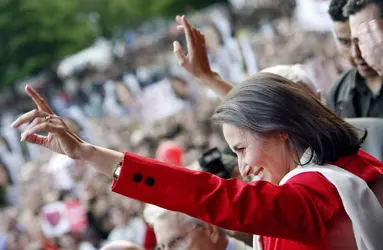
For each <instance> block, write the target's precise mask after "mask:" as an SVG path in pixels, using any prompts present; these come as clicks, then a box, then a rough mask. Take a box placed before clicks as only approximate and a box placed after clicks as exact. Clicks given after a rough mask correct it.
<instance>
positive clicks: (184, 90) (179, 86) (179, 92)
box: [169, 77, 191, 100]
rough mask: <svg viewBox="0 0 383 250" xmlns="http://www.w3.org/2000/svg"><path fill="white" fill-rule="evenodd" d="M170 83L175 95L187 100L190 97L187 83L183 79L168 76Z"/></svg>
mask: <svg viewBox="0 0 383 250" xmlns="http://www.w3.org/2000/svg"><path fill="white" fill-rule="evenodd" d="M169 80H170V84H171V86H172V88H173V91H174V93H175V94H176V96H177V97H178V98H180V99H182V100H189V99H190V98H191V94H190V90H189V87H188V84H187V82H186V81H185V80H183V79H181V78H179V77H169Z"/></svg>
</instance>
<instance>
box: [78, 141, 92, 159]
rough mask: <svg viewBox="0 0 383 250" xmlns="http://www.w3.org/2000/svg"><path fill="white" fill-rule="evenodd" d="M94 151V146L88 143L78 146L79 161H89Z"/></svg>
mask: <svg viewBox="0 0 383 250" xmlns="http://www.w3.org/2000/svg"><path fill="white" fill-rule="evenodd" d="M95 151H96V146H94V145H92V144H89V143H83V144H81V146H80V149H79V158H80V160H81V161H90V159H91V158H92V155H94V152H95Z"/></svg>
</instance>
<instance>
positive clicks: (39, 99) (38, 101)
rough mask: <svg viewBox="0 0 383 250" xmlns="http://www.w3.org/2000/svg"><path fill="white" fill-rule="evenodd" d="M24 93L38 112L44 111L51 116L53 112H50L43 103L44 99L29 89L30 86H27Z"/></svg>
mask: <svg viewBox="0 0 383 250" xmlns="http://www.w3.org/2000/svg"><path fill="white" fill-rule="evenodd" d="M25 91H26V92H27V93H28V95H29V96H30V97H31V98H32V100H33V102H34V103H35V104H36V106H37V107H38V108H39V109H40V110H42V111H45V112H47V113H49V114H51V115H53V112H52V110H51V108H50V107H49V106H48V104H47V103H46V102H45V100H44V98H42V97H41V96H40V95H39V94H38V93H37V92H36V91H35V90H34V89H33V88H31V87H30V86H28V85H27V86H26V87H25Z"/></svg>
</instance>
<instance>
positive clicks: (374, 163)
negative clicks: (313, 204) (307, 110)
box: [286, 150, 383, 191]
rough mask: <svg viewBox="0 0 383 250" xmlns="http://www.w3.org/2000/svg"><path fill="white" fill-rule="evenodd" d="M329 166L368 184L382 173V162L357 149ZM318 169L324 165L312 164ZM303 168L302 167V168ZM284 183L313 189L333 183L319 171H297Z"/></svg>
mask: <svg viewBox="0 0 383 250" xmlns="http://www.w3.org/2000/svg"><path fill="white" fill-rule="evenodd" d="M329 166H335V167H339V168H341V169H342V170H346V171H348V172H350V173H352V174H353V175H356V176H357V177H359V178H361V179H363V180H364V181H365V182H367V184H368V185H369V186H372V185H373V184H375V183H376V182H377V181H378V180H379V179H380V178H381V177H382V175H383V163H382V162H380V161H379V160H377V159H376V158H374V157H373V156H371V155H370V154H368V153H366V152H364V151H363V150H359V151H358V152H357V153H355V154H352V155H348V156H342V157H340V158H339V159H338V160H337V161H335V162H329ZM312 167H314V168H317V169H318V170H320V168H324V167H325V166H320V165H315V166H312ZM302 169H304V167H303V168H302ZM286 183H295V184H300V185H304V186H306V187H312V188H313V189H316V190H318V189H328V188H330V189H333V188H334V187H333V185H332V183H331V182H329V181H328V180H327V179H326V178H325V177H324V175H323V174H322V173H320V171H315V170H314V171H304V170H303V171H299V173H298V172H297V174H294V175H292V177H291V178H288V180H287V181H286ZM318 191H319V190H318Z"/></svg>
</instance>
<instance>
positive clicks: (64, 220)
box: [41, 201, 88, 237]
mask: <svg viewBox="0 0 383 250" xmlns="http://www.w3.org/2000/svg"><path fill="white" fill-rule="evenodd" d="M41 214H42V216H41V217H42V218H41V223H42V229H43V232H44V234H45V236H47V237H60V236H63V235H64V234H66V233H69V232H81V231H83V230H85V229H86V227H87V224H88V222H87V218H86V211H85V208H84V206H83V205H82V204H81V203H80V201H71V202H53V203H50V204H47V205H45V206H43V208H42V213H41Z"/></svg>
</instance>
